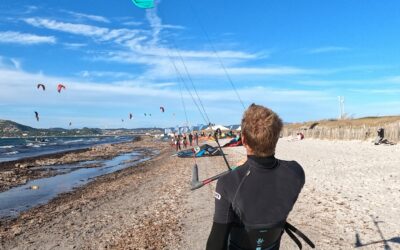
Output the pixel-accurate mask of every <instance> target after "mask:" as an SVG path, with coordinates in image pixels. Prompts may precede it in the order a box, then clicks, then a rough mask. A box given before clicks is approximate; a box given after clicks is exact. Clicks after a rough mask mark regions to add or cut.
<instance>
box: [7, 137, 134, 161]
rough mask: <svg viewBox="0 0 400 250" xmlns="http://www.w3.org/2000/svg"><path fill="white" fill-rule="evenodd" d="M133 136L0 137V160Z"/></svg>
mask: <svg viewBox="0 0 400 250" xmlns="http://www.w3.org/2000/svg"><path fill="white" fill-rule="evenodd" d="M133 138H134V137H133V136H82V137H31V138H0V162H5V161H14V160H19V159H23V158H27V157H34V156H40V155H45V154H52V153H61V152H66V151H70V150H77V149H85V148H89V147H91V146H94V145H99V144H107V143H120V142H127V141H131V140H133Z"/></svg>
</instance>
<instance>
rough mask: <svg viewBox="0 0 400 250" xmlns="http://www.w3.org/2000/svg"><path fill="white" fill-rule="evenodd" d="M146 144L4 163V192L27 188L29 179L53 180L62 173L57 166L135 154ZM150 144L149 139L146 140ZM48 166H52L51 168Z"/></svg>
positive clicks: (0, 167)
mask: <svg viewBox="0 0 400 250" xmlns="http://www.w3.org/2000/svg"><path fill="white" fill-rule="evenodd" d="M138 141H142V138H141V137H137V138H135V139H134V140H132V141H130V142H122V143H115V144H104V145H97V146H93V147H90V148H86V149H78V150H72V151H66V152H62V153H55V154H46V155H41V156H37V157H29V158H24V159H21V160H16V161H9V162H1V163H0V192H3V191H5V190H8V189H10V188H12V187H16V186H19V185H23V184H25V183H27V182H28V181H29V180H35V179H39V178H45V177H50V176H54V175H56V174H58V171H57V166H61V165H65V164H75V163H79V162H84V161H94V160H105V159H111V158H113V157H115V156H118V155H120V154H124V153H127V152H132V151H133V150H135V149H138V148H140V147H141V145H139V144H138V143H137V142H138ZM143 143H146V140H143ZM47 166H51V168H48V167H47ZM97 166H98V165H96V164H92V165H90V164H89V165H85V166H84V167H97Z"/></svg>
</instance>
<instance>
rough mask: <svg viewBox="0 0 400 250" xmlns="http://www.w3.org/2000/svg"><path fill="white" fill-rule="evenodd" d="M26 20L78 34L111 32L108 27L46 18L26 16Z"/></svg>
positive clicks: (36, 24)
mask: <svg viewBox="0 0 400 250" xmlns="http://www.w3.org/2000/svg"><path fill="white" fill-rule="evenodd" d="M24 21H25V22H26V23H28V24H30V25H32V26H35V27H40V28H46V29H51V30H57V31H63V32H68V33H71V34H76V35H84V36H95V37H101V36H104V35H106V34H107V33H108V32H109V30H108V29H107V28H101V27H96V26H92V25H86V24H73V23H64V22H57V21H54V20H50V19H45V18H26V19H24Z"/></svg>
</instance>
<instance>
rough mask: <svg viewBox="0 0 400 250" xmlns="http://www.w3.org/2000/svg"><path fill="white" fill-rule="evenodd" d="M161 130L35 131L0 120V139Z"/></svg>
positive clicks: (157, 129)
mask: <svg viewBox="0 0 400 250" xmlns="http://www.w3.org/2000/svg"><path fill="white" fill-rule="evenodd" d="M163 132H164V129H162V128H137V129H99V128H86V127H85V128H82V129H64V128H49V129H36V128H32V127H29V126H25V125H22V124H19V123H16V122H13V121H9V120H0V137H24V136H26V137H32V136H93V135H126V134H138V133H163Z"/></svg>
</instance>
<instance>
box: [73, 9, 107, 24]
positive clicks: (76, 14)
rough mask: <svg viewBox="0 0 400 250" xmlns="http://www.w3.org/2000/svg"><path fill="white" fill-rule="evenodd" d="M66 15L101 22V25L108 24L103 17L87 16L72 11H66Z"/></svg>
mask: <svg viewBox="0 0 400 250" xmlns="http://www.w3.org/2000/svg"><path fill="white" fill-rule="evenodd" d="M66 12H67V13H69V14H71V15H73V16H74V17H76V18H79V19H88V20H92V21H96V22H102V23H110V20H108V19H107V18H105V17H103V16H96V15H89V14H84V13H79V12H74V11H66Z"/></svg>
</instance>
